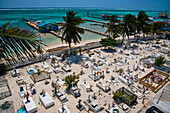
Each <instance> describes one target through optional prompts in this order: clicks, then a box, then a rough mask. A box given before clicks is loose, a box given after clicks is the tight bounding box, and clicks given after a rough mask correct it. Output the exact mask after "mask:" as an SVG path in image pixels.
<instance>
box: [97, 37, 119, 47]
mask: <svg viewBox="0 0 170 113" xmlns="http://www.w3.org/2000/svg"><path fill="white" fill-rule="evenodd" d="M100 44H101V45H102V46H104V47H107V46H115V45H116V40H115V39H114V38H111V37H108V38H104V39H101V41H100Z"/></svg>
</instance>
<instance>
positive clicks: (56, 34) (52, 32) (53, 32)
mask: <svg viewBox="0 0 170 113" xmlns="http://www.w3.org/2000/svg"><path fill="white" fill-rule="evenodd" d="M50 33H51V34H53V35H55V36H57V37H59V38H61V37H62V36H61V35H59V33H57V32H55V31H50Z"/></svg>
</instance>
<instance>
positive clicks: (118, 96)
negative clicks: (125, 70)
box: [113, 92, 123, 99]
mask: <svg viewBox="0 0 170 113" xmlns="http://www.w3.org/2000/svg"><path fill="white" fill-rule="evenodd" d="M122 94H123V93H122V92H119V93H115V92H113V95H114V98H117V99H120V98H122Z"/></svg>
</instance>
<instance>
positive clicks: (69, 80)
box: [63, 75, 79, 90]
mask: <svg viewBox="0 0 170 113" xmlns="http://www.w3.org/2000/svg"><path fill="white" fill-rule="evenodd" d="M78 78H79V77H78V76H76V75H68V76H66V77H65V78H64V79H63V80H64V81H65V83H64V85H65V86H67V90H69V89H70V87H71V86H72V84H73V86H77V83H78V82H79V80H78Z"/></svg>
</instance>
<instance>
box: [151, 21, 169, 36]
mask: <svg viewBox="0 0 170 113" xmlns="http://www.w3.org/2000/svg"><path fill="white" fill-rule="evenodd" d="M165 26H166V24H165V23H163V22H153V24H152V33H153V34H154V33H159V32H160V31H158V30H159V29H161V28H163V27H165Z"/></svg>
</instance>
